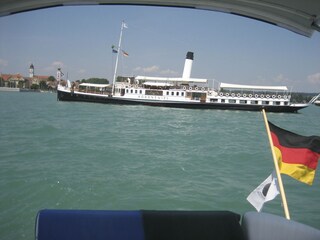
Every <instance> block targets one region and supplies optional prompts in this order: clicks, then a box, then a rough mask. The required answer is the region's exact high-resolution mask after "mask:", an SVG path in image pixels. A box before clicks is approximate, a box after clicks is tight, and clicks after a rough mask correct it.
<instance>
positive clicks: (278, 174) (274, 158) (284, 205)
mask: <svg viewBox="0 0 320 240" xmlns="http://www.w3.org/2000/svg"><path fill="white" fill-rule="evenodd" d="M262 113H263V119H264V123H265V125H266V129H267V134H268V138H269V143H270V147H271V152H272V157H273V163H274V167H275V170H276V174H277V178H278V183H279V190H280V195H281V200H282V204H283V208H284V215H285V217H286V219H288V220H290V214H289V209H288V203H287V198H286V194H285V191H284V187H283V183H282V178H281V174H280V170H279V165H278V161H277V157H276V152H275V150H274V147H273V141H272V137H271V133H270V128H269V123H268V119H267V114H266V111H265V110H264V109H262Z"/></svg>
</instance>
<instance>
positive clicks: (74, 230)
mask: <svg viewBox="0 0 320 240" xmlns="http://www.w3.org/2000/svg"><path fill="white" fill-rule="evenodd" d="M36 228H37V229H36V239H37V240H44V239H45V240H58V239H59V240H73V239H74V240H88V239H95V240H100V239H101V240H102V239H103V240H108V239H109V240H110V239H117V240H129V239H130V240H143V239H144V232H143V224H142V217H141V212H140V211H104V210H99V211H98V210H97V211H95V210H41V211H40V212H39V213H38V216H37V224H36Z"/></svg>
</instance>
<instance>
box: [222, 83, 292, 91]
mask: <svg viewBox="0 0 320 240" xmlns="http://www.w3.org/2000/svg"><path fill="white" fill-rule="evenodd" d="M221 88H224V89H226V88H229V89H247V90H267V91H288V88H287V87H286V86H255V85H240V84H230V83H220V89H221Z"/></svg>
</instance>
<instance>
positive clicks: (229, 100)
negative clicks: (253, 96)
mask: <svg viewBox="0 0 320 240" xmlns="http://www.w3.org/2000/svg"><path fill="white" fill-rule="evenodd" d="M210 102H216V103H217V102H220V103H240V104H261V105H281V103H283V105H288V102H280V101H257V100H251V101H250V100H235V99H220V101H219V99H217V98H212V99H210Z"/></svg>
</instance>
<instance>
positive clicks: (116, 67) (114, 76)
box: [112, 21, 127, 95]
mask: <svg viewBox="0 0 320 240" xmlns="http://www.w3.org/2000/svg"><path fill="white" fill-rule="evenodd" d="M124 28H127V24H126V23H125V22H124V21H122V24H121V31H120V38H119V44H118V49H116V50H117V58H116V65H115V67H114V74H113V81H112V95H114V87H115V85H116V77H117V69H118V61H119V52H120V51H121V39H122V32H123V29H124Z"/></svg>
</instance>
